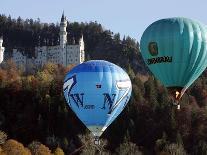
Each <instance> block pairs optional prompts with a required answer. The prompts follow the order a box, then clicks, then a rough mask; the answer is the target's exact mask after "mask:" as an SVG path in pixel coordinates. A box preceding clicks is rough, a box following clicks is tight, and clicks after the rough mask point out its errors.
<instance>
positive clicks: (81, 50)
mask: <svg viewBox="0 0 207 155" xmlns="http://www.w3.org/2000/svg"><path fill="white" fill-rule="evenodd" d="M79 46H80V63H82V62H84V61H85V52H84V41H83V35H82V36H81V38H80V40H79Z"/></svg>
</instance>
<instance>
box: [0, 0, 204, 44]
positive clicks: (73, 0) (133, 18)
mask: <svg viewBox="0 0 207 155" xmlns="http://www.w3.org/2000/svg"><path fill="white" fill-rule="evenodd" d="M63 10H64V13H65V15H66V16H67V19H68V20H69V22H74V21H76V22H90V21H97V22H98V23H100V24H101V25H102V26H103V27H104V28H105V29H109V30H111V31H112V32H114V33H118V32H119V33H120V35H121V37H123V36H124V35H125V36H130V37H132V38H134V39H136V40H137V41H140V38H141V35H142V33H143V32H144V30H145V29H146V28H147V26H148V25H150V24H151V23H153V22H154V21H156V20H158V19H162V18H169V17H187V18H191V19H196V20H199V21H201V22H202V23H204V24H207V1H206V0H140V1H139V0H102V1H100V0H1V3H0V14H5V15H7V16H8V15H11V17H12V18H17V17H19V16H20V17H22V18H23V19H26V18H32V19H37V18H40V21H41V22H48V23H52V22H53V23H57V22H59V21H60V17H61V14H62V12H63Z"/></svg>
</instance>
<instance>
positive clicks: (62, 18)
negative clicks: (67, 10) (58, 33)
mask: <svg viewBox="0 0 207 155" xmlns="http://www.w3.org/2000/svg"><path fill="white" fill-rule="evenodd" d="M65 20H66V17H65V15H64V10H63V13H62V17H61V22H64V21H65Z"/></svg>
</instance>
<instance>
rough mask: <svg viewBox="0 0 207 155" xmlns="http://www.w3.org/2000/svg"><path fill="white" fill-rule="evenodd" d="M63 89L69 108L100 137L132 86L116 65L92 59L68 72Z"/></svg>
mask: <svg viewBox="0 0 207 155" xmlns="http://www.w3.org/2000/svg"><path fill="white" fill-rule="evenodd" d="M63 90H64V96H65V98H66V101H67V103H68V105H69V107H70V108H71V109H72V110H73V111H74V112H75V114H76V115H77V117H78V118H79V119H80V120H81V121H82V122H83V123H84V124H85V125H86V127H87V128H88V129H89V130H90V131H91V132H92V133H93V134H94V136H98V137H99V136H101V134H102V133H103V132H104V130H105V129H106V128H107V127H108V126H109V125H110V124H111V123H112V122H113V120H114V119H115V118H116V117H117V116H118V115H119V114H120V113H121V111H122V110H123V109H124V107H125V106H126V104H127V103H128V101H129V98H130V95H131V90H132V87H131V81H130V78H129V76H128V75H127V73H126V72H125V71H124V70H123V69H121V68H120V67H119V66H117V65H115V64H112V63H110V62H107V61H103V60H91V61H88V62H84V63H82V64H80V65H78V66H76V67H74V68H73V69H72V70H71V71H70V72H68V73H67V75H66V77H65V80H64V86H63Z"/></svg>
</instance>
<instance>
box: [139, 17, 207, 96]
mask: <svg viewBox="0 0 207 155" xmlns="http://www.w3.org/2000/svg"><path fill="white" fill-rule="evenodd" d="M140 48H141V54H142V56H143V58H144V61H145V63H146V64H147V66H148V67H149V69H150V70H151V71H152V73H153V74H154V75H155V77H156V78H158V79H159V80H160V81H161V82H162V83H163V84H164V85H165V86H166V87H168V88H172V89H173V88H174V89H175V90H176V89H177V90H178V91H181V90H182V92H184V91H185V90H186V89H187V88H188V87H189V86H190V85H191V84H192V83H193V82H194V81H195V80H196V79H197V78H198V76H199V75H200V74H201V73H202V72H203V71H204V69H205V68H206V66H207V29H206V26H205V25H204V24H202V23H200V22H198V21H194V20H191V19H187V18H179V17H178V18H168V19H161V20H158V21H156V22H154V23H152V24H151V25H150V26H149V27H148V28H147V29H146V30H145V32H144V33H143V35H142V37H141V41H140ZM181 94H182V93H181ZM181 96H182V95H180V97H181Z"/></svg>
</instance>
